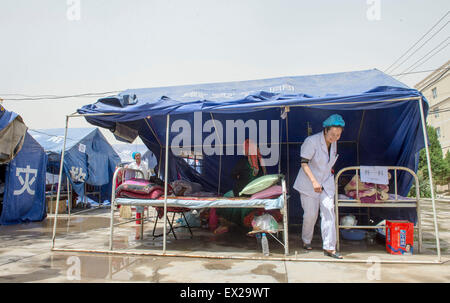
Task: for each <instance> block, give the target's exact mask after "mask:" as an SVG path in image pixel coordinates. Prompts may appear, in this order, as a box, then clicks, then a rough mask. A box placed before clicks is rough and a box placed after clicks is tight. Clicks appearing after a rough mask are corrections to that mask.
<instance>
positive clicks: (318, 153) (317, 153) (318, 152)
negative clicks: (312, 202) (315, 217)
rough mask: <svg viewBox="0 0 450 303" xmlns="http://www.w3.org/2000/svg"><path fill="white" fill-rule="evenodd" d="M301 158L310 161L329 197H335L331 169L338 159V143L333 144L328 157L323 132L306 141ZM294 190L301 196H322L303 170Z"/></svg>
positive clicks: (314, 172) (310, 165)
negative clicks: (315, 189)
mask: <svg viewBox="0 0 450 303" xmlns="http://www.w3.org/2000/svg"><path fill="white" fill-rule="evenodd" d="M300 156H301V157H302V158H306V159H309V160H310V161H309V163H308V165H309V168H310V169H311V171H312V173H313V175H314V177H315V178H316V180H317V182H319V184H321V185H322V187H323V189H324V191H325V192H326V194H327V195H328V196H331V197H334V190H335V185H334V175H333V174H332V173H331V168H332V167H333V165H334V163H335V162H336V160H337V158H338V154H337V143H336V142H333V143H332V144H331V148H330V155H329V156H328V148H327V144H326V142H325V137H324V133H323V131H321V132H320V133H317V134H314V135H312V136H309V137H307V138H306V139H305V142H303V144H302V147H301V149H300ZM294 189H296V190H297V191H298V192H300V193H301V194H305V195H308V196H311V197H319V196H320V193H316V192H315V191H314V187H313V185H312V182H311V180H310V179H309V178H308V176H307V175H306V174H305V172H304V170H303V168H301V169H300V171H299V172H298V174H297V178H296V179H295V182H294Z"/></svg>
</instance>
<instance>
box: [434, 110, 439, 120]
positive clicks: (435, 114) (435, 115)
mask: <svg viewBox="0 0 450 303" xmlns="http://www.w3.org/2000/svg"><path fill="white" fill-rule="evenodd" d="M433 111H434V117H435V118H439V107H436V108H435V109H434V110H433Z"/></svg>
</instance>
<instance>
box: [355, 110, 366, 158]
mask: <svg viewBox="0 0 450 303" xmlns="http://www.w3.org/2000/svg"><path fill="white" fill-rule="evenodd" d="M365 116H366V111H365V110H363V114H362V117H361V122H360V123H359V130H358V139H357V140H356V163H357V164H358V166H359V165H360V163H359V161H360V158H359V139H360V138H361V130H362V127H363V123H364V117H365Z"/></svg>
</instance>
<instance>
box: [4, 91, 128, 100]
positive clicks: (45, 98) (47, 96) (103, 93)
mask: <svg viewBox="0 0 450 303" xmlns="http://www.w3.org/2000/svg"><path fill="white" fill-rule="evenodd" d="M119 92H120V91H110V92H102V93H84V94H77V95H65V96H55V95H37V96H26V97H24V98H3V100H4V101H30V100H57V99H68V98H82V97H94V96H99V95H107V94H115V93H119ZM7 95H8V94H7ZM9 95H15V96H20V95H21V94H9ZM22 96H24V95H22Z"/></svg>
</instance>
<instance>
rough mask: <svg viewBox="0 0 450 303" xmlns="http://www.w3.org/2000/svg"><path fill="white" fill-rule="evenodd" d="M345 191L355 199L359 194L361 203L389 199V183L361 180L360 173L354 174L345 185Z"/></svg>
mask: <svg viewBox="0 0 450 303" xmlns="http://www.w3.org/2000/svg"><path fill="white" fill-rule="evenodd" d="M357 182H358V183H357ZM356 184H358V193H357V192H356ZM344 191H345V194H346V195H347V196H348V197H351V198H353V199H356V198H357V196H358V194H359V199H360V200H361V203H375V201H377V200H378V201H380V200H381V201H384V200H387V199H389V194H388V191H389V186H388V185H383V184H374V183H365V182H361V181H360V179H359V176H358V175H354V176H353V178H352V179H351V180H350V182H348V183H347V185H346V186H345V187H344Z"/></svg>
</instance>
